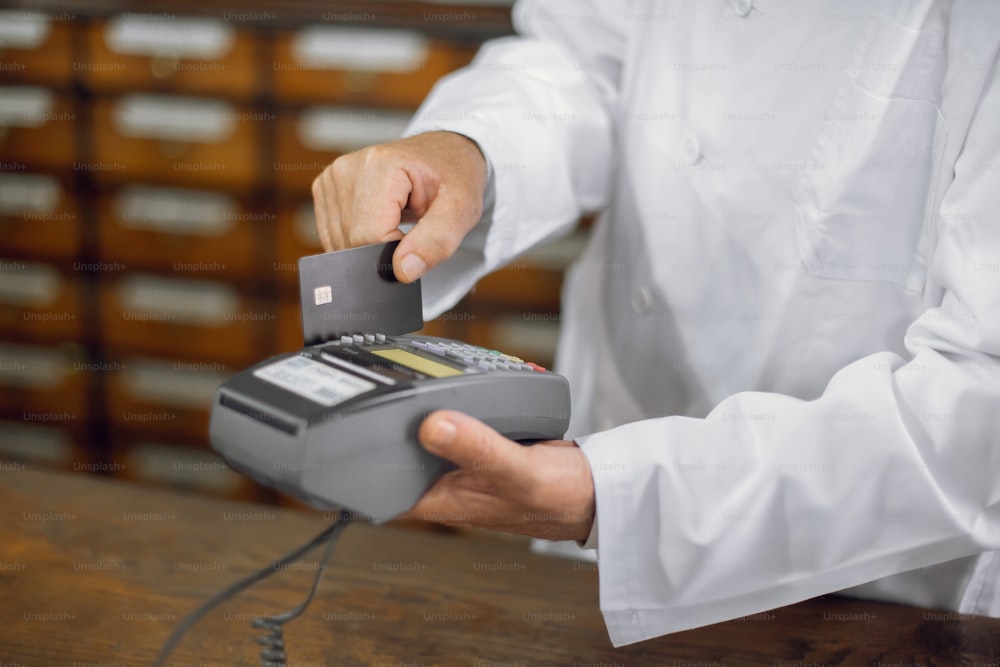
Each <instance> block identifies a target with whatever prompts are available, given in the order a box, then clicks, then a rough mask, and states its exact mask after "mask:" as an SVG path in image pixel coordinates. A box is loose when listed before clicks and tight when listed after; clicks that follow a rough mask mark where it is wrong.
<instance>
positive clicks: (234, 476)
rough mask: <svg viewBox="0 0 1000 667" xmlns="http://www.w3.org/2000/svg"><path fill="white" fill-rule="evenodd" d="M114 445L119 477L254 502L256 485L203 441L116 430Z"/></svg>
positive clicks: (141, 482)
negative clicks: (208, 447)
mask: <svg viewBox="0 0 1000 667" xmlns="http://www.w3.org/2000/svg"><path fill="white" fill-rule="evenodd" d="M206 436H207V434H206ZM111 441H112V447H111V451H112V458H113V459H114V461H115V463H116V464H117V472H116V477H119V478H122V479H127V480H129V481H132V482H138V483H140V484H148V485H151V486H160V487H169V488H173V489H181V490H185V491H193V492H195V493H201V494H206V495H211V496H219V497H223V498H233V499H238V500H253V499H254V497H255V496H256V491H257V487H256V485H255V484H254V483H253V482H252V481H251V480H250V479H249V478H248V477H246V476H244V475H241V474H240V473H238V472H236V471H235V470H233V469H232V468H230V467H229V466H228V465H226V463H225V462H224V461H223V460H222V458H220V457H219V456H218V455H216V454H215V453H213V452H211V451H209V450H208V449H206V447H207V443H206V442H204V439H202V440H201V441H189V440H184V439H181V438H164V437H163V434H162V433H159V432H157V431H154V432H151V433H143V432H141V431H138V432H133V431H130V430H123V429H115V431H114V432H113V433H112V437H111Z"/></svg>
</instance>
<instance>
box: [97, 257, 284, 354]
mask: <svg viewBox="0 0 1000 667" xmlns="http://www.w3.org/2000/svg"><path fill="white" fill-rule="evenodd" d="M99 301H100V318H101V327H102V331H103V332H104V340H105V341H106V343H107V344H109V345H111V346H118V347H122V348H126V349H129V350H133V351H137V352H146V353H150V354H156V355H165V356H176V357H179V358H187V359H201V360H207V361H218V362H223V363H234V364H249V363H251V362H253V361H256V360H258V358H259V357H261V356H263V355H262V354H261V353H262V351H264V350H266V347H265V345H266V342H267V341H268V340H270V333H271V330H272V328H273V326H274V320H275V319H276V317H277V316H276V314H275V313H274V312H273V309H267V308H264V307H263V306H262V304H261V302H260V301H258V300H256V299H252V298H249V297H247V296H244V295H243V294H241V293H240V292H238V291H237V290H236V289H235V288H233V287H232V286H230V285H228V284H226V283H223V282H219V281H215V280H202V279H189V278H173V277H166V276H160V275H153V274H146V273H133V274H129V275H127V276H123V277H121V278H117V279H108V280H106V281H104V283H103V284H102V286H101V294H100V299H99Z"/></svg>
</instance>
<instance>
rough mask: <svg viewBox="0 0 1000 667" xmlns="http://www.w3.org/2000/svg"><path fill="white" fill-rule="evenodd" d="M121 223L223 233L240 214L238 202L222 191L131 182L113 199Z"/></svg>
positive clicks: (166, 230) (159, 229)
mask: <svg viewBox="0 0 1000 667" xmlns="http://www.w3.org/2000/svg"><path fill="white" fill-rule="evenodd" d="M115 204H116V208H117V213H118V221H119V223H120V224H121V226H122V227H127V228H130V229H144V230H149V231H154V232H161V233H164V234H190V235H192V236H222V235H223V234H225V233H226V232H228V231H229V230H230V229H231V228H232V226H233V225H234V224H235V221H236V220H237V219H238V218H239V215H240V211H239V204H238V203H237V201H236V199H235V198H233V197H232V196H231V195H227V194H225V193H222V192H203V191H201V190H182V189H179V188H161V187H153V186H149V185H132V186H128V187H125V188H123V189H122V190H121V192H120V193H119V195H118V198H117V200H116V201H115Z"/></svg>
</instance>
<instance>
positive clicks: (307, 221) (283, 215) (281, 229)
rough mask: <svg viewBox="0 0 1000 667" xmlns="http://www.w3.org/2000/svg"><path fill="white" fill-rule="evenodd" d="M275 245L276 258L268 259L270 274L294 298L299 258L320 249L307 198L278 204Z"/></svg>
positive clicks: (313, 218)
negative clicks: (304, 200) (303, 200)
mask: <svg viewBox="0 0 1000 667" xmlns="http://www.w3.org/2000/svg"><path fill="white" fill-rule="evenodd" d="M275 246H276V251H275V254H276V259H275V261H274V262H272V263H271V274H272V275H273V277H274V280H275V282H277V283H278V284H279V285H281V286H282V287H283V288H284V291H285V292H286V293H287V294H294V295H295V298H296V299H297V298H298V289H299V258H300V257H305V256H306V255H316V254H319V253H321V252H323V245H322V244H321V243H320V241H319V234H318V233H317V232H316V215H315V213H314V212H313V205H312V202H311V201H306V202H302V201H299V202H294V203H287V204H285V205H283V206H282V207H281V210H280V211H279V212H278V229H277V240H276V243H275Z"/></svg>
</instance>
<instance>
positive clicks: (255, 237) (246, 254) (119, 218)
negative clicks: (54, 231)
mask: <svg viewBox="0 0 1000 667" xmlns="http://www.w3.org/2000/svg"><path fill="white" fill-rule="evenodd" d="M275 217H276V216H275V214H274V213H273V212H270V211H260V210H254V209H252V208H250V207H249V206H247V205H245V204H244V202H243V201H241V200H240V198H238V197H236V196H234V195H232V194H229V193H226V192H220V191H212V190H192V189H188V188H169V187H162V186H151V185H139V184H135V185H127V186H124V187H122V188H118V189H117V190H115V191H113V192H108V193H105V194H103V195H102V196H101V197H100V200H99V205H98V221H99V222H98V246H99V252H100V256H101V258H102V259H103V260H105V261H108V262H121V263H123V264H125V265H127V266H129V267H133V268H138V269H153V270H159V271H167V272H172V273H174V274H176V275H177V276H178V277H183V276H190V277H199V276H225V277H227V278H231V279H251V278H253V277H254V276H255V274H257V273H259V268H260V259H261V257H260V253H261V242H260V240H261V239H263V238H267V234H268V232H269V231H270V228H271V227H273V226H274V223H273V220H274V218H275Z"/></svg>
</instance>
